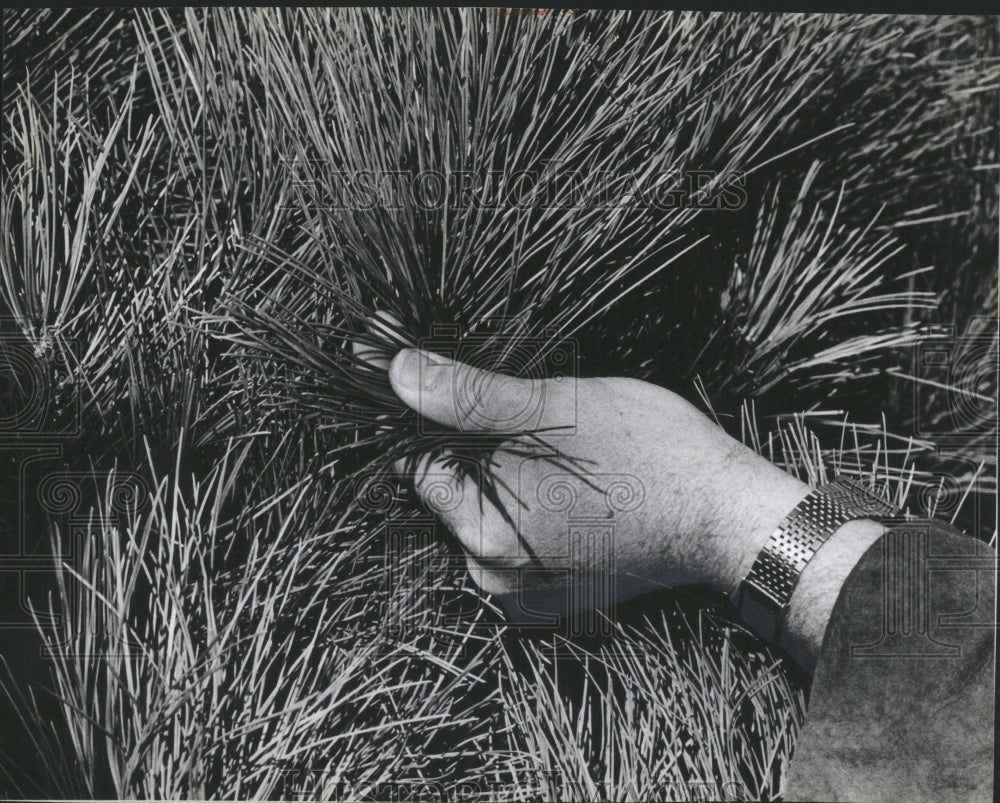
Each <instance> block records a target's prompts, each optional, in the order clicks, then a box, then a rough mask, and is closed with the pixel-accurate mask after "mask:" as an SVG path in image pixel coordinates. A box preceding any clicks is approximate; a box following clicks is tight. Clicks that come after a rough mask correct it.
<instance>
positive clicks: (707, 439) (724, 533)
mask: <svg viewBox="0 0 1000 803" xmlns="http://www.w3.org/2000/svg"><path fill="white" fill-rule="evenodd" d="M376 359H377V358H376ZM386 363H387V361H385V360H383V364H386ZM387 367H388V370H389V379H390V382H391V384H392V387H393V389H394V391H395V392H396V394H397V395H398V396H399V397H400V399H401V400H402V401H403V402H404V403H406V404H407V405H408V406H409V407H411V408H413V409H414V410H416V411H418V412H419V413H420V414H421V415H423V416H424V417H425V418H427V419H430V420H433V421H435V422H437V423H439V424H442V425H445V426H446V427H451V428H454V429H455V430H460V431H464V432H469V431H470V430H477V431H484V432H489V433H491V434H493V435H497V434H501V435H502V434H503V433H505V432H506V431H508V428H509V425H510V422H511V421H512V420H514V419H515V418H516V413H517V411H519V410H522V409H524V408H525V406H526V400H527V399H531V400H535V401H536V402H537V403H536V404H535V409H537V415H536V416H535V418H534V419H533V420H532V424H533V426H534V428H536V429H537V430H541V432H539V434H538V435H537V436H536V437H538V438H540V439H541V440H542V441H544V442H545V443H546V444H548V445H549V446H550V447H552V449H556V450H558V452H559V453H560V454H561V455H563V456H565V457H566V458H568V459H569V460H571V461H573V464H574V467H573V468H569V467H568V464H567V462H566V461H564V460H553V459H551V457H548V458H547V457H544V456H542V457H539V456H538V455H537V452H538V450H537V448H536V446H535V444H534V443H533V441H532V439H528V438H525V436H524V435H517V434H512V436H511V438H510V439H509V440H507V441H506V442H505V443H504V444H503V445H502V446H501V448H499V449H498V450H497V451H496V453H495V454H494V455H493V466H492V475H493V477H494V479H495V481H496V489H497V493H498V495H499V497H500V501H501V503H502V507H504V508H505V509H506V513H507V515H505V514H504V512H503V511H502V510H501V509H498V507H497V506H496V505H495V504H494V503H493V502H491V501H489V499H487V498H485V497H483V496H481V495H480V493H479V486H478V484H477V481H476V478H475V476H474V475H470V474H466V473H464V472H458V471H456V469H455V466H454V462H453V460H454V458H451V459H437V460H434V461H432V460H430V459H429V458H428V459H426V460H424V461H422V462H421V463H420V465H419V466H418V470H417V472H416V476H414V484H415V487H416V489H417V491H418V493H419V494H420V496H421V498H422V499H423V500H424V502H425V504H427V506H428V507H429V508H431V509H432V510H434V511H435V512H437V513H438V514H439V515H440V517H441V519H442V520H443V521H444V523H445V524H446V525H447V526H448V527H449V528H450V529H451V530H452V531H453V532H454V533H455V535H456V536H457V537H458V539H459V540H460V542H461V543H462V545H463V547H464V548H465V551H466V553H467V557H468V565H469V571H470V573H471V575H472V578H473V580H475V582H476V583H477V584H478V585H479V586H480V587H482V588H483V589H484V590H486V591H488V592H491V593H494V594H499V595H501V596H502V597H510V596H512V595H515V594H516V593H517V592H518V591H525V590H528V591H530V590H532V589H535V590H537V589H546V590H548V591H550V592H556V596H557V597H558V594H559V591H560V589H561V588H562V587H564V586H567V585H569V584H571V583H572V582H573V581H572V579H571V578H572V577H574V576H575V577H577V578H579V577H582V576H584V577H585V576H587V575H588V574H592V573H594V572H598V573H601V572H605V573H606V572H608V571H610V572H612V573H613V575H614V578H615V596H616V598H618V599H621V598H624V597H628V596H634V595H636V594H639V593H642V592H644V591H648V590H651V589H653V588H657V587H662V586H677V585H684V584H703V585H707V586H708V587H710V588H712V589H714V590H716V591H718V592H721V593H723V594H727V595H728V594H731V593H732V592H733V591H734V590H735V589H736V587H737V586H738V584H739V582H740V580H741V579H742V578H743V577H744V576H745V575H746V573H747V572H748V571H749V569H750V566H751V564H752V563H753V560H754V558H755V557H756V555H757V553H758V552H759V551H760V549H761V548H762V546H763V545H764V543H765V541H766V540H767V538H768V537H769V536H770V534H771V532H772V531H773V530H774V529H775V527H776V526H777V525H778V523H779V522H780V521H781V519H782V518H783V517H784V516H785V515H786V514H787V513H788V512H789V511H790V510H791V509H792V508H794V507H795V505H796V504H798V502H799V501H800V500H801V499H802V498H803V497H804V496H805V495H806V494H807V493H808V491H809V487H808V486H807V485H806V484H805V483H803V482H801V481H799V480H798V479H796V478H794V477H792V476H791V475H789V474H787V473H786V472H784V471H782V470H780V469H779V468H777V467H776V466H774V465H773V464H771V463H770V462H769V461H767V460H766V459H764V458H762V457H760V456H759V455H757V454H756V453H755V452H754V451H752V450H751V449H749V448H747V447H746V446H744V445H743V444H741V443H739V442H738V441H736V440H734V439H733V438H731V437H730V436H729V435H727V434H726V433H725V431H724V430H723V429H722V428H721V427H719V426H718V425H716V424H714V423H713V422H711V421H710V420H709V419H708V418H706V417H705V416H704V415H703V414H701V413H700V412H699V411H698V410H697V409H696V408H695V407H694V406H693V405H691V404H690V403H688V402H687V401H685V400H684V399H682V398H681V397H680V396H678V395H676V394H674V393H672V392H670V391H668V390H665V389H663V388H660V387H657V386H655V385H652V384H649V383H646V382H641V381H639V380H634V379H624V378H612V379H607V378H597V379H579V380H575V381H572V380H571V381H563V382H562V383H559V382H557V381H555V380H528V379H517V378H513V377H509V376H504V375H501V374H495V373H490V372H487V371H483V370H480V369H477V368H474V367H471V366H468V365H464V364H462V363H456V362H452V361H450V360H447V359H445V358H443V357H440V356H438V355H434V354H429V353H425V352H422V351H419V350H414V349H404V350H403V351H401V352H399V353H398V354H397V355H396V356H395V357H394V358H393V359H392V361H391V364H388V365H387ZM469 388H474V389H475V392H473V393H469V392H468V389H469ZM560 428H568V429H566V430H561V429H560ZM564 431H565V432H569V433H571V434H562V433H563V432H564ZM533 452H534V453H535V454H534V456H533V455H532V453H533ZM442 486H445V487H444V488H443V487H442ZM442 491H445V492H444V493H442ZM441 499H449V500H451V503H450V504H448V505H447V506H446V507H442V506H441V505H440V504H438V502H439V500H441ZM456 500H457V501H456ZM601 524H603V525H605V526H604V530H605V531H607V532H610V533H611V539H612V550H611V551H612V553H613V557H610V556H609V555H601V554H598V552H599V550H597V551H595V550H594V549H592V548H591V549H589V550H588V549H584V550H583V551H582V552H581V551H580V550H577V554H574V550H573V549H572V548H571V534H570V533H571V529H576V530H577V531H580V528H581V526H583V527H584V528H587V527H590V528H593V527H594V526H595V525H601ZM567 599H568V598H567ZM611 601H612V600H607V602H611ZM567 604H568V603H567Z"/></svg>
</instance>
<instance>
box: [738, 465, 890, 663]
mask: <svg viewBox="0 0 1000 803" xmlns="http://www.w3.org/2000/svg"><path fill="white" fill-rule="evenodd" d="M897 512H898V511H897V509H896V508H895V507H893V506H892V505H890V504H888V503H887V502H884V501H883V500H882V499H879V498H878V497H877V496H875V495H874V494H872V493H870V492H869V491H867V490H866V489H865V488H864V486H862V485H861V483H859V482H857V481H856V480H852V479H850V478H848V477H840V478H838V479H836V480H834V481H833V482H830V483H827V484H825V485H821V486H819V487H818V488H816V489H814V490H813V491H812V492H811V493H810V494H809V495H808V496H806V498H805V499H803V500H802V501H801V502H800V503H799V504H798V505H796V507H795V509H794V510H792V512H791V513H789V514H788V516H786V517H785V519H784V520H783V521H782V522H781V524H779V525H778V528H777V529H776V530H775V531H774V533H773V534H772V535H771V537H770V538H769V539H768V541H767V543H766V544H764V548H763V549H762V550H761V551H760V554H759V555H757V559H756V560H755V561H754V564H753V566H752V567H751V568H750V572H749V573H748V574H747V576H746V578H745V579H744V580H743V582H742V583H740V587H739V591H738V593H737V602H736V604H737V608H738V609H739V611H740V616H741V618H742V619H743V621H744V622H746V624H747V625H749V626H750V627H751V628H752V629H753V630H755V631H756V632H757V633H759V634H760V635H761V636H763V637H764V638H766V639H768V640H769V641H771V642H772V643H775V644H776V643H777V642H778V639H779V637H780V635H781V625H782V621H783V620H784V617H785V614H786V613H787V611H788V603H789V601H790V600H791V598H792V592H793V591H794V590H795V586H796V585H797V584H798V582H799V578H800V577H801V575H802V570H803V569H804V568H805V567H806V564H807V563H809V561H810V560H811V559H812V557H813V555H815V554H816V551H817V550H818V549H819V548H820V547H821V546H822V545H823V544H824V543H825V542H826V540H827V539H828V538H829V537H830V536H831V535H833V533H834V532H836V531H837V530H838V529H839V528H840V526H841V525H843V524H845V523H847V522H849V521H853V520H855V519H868V518H874V519H880V518H883V517H886V516H891V515H893V514H895V513H897Z"/></svg>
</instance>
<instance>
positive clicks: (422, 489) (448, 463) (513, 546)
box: [396, 456, 519, 560]
mask: <svg viewBox="0 0 1000 803" xmlns="http://www.w3.org/2000/svg"><path fill="white" fill-rule="evenodd" d="M401 463H402V461H398V462H397V463H396V468H397V470H402V468H403V467H402V465H401ZM477 470H478V469H477V467H476V466H470V467H469V468H468V469H467V470H466V471H462V472H460V471H459V470H458V469H457V468H456V467H455V465H454V463H453V458H450V457H449V456H444V457H441V458H439V459H437V460H431V459H430V458H429V457H424V458H422V459H421V460H420V461H419V463H418V464H417V467H416V469H415V470H414V471H413V474H412V479H413V485H414V488H415V490H416V492H417V495H418V496H419V497H420V499H421V501H422V502H423V503H424V505H425V506H426V507H427V508H428V509H429V510H430V511H431V512H433V513H434V514H436V515H437V516H438V517H439V518H440V519H441V520H442V521H443V522H444V524H445V525H447V527H448V528H449V529H450V530H451V531H452V532H453V533H454V534H455V536H456V537H457V538H458V540H459V542H460V543H461V545H462V547H463V549H465V551H466V552H467V553H468V555H469V556H470V557H473V558H480V557H484V558H487V559H498V560H501V559H506V558H508V557H509V556H511V555H515V554H516V553H517V550H518V543H519V542H518V539H517V536H516V533H515V531H514V529H513V528H512V527H511V525H510V523H509V522H508V521H507V520H506V519H505V518H504V517H503V515H502V514H501V512H500V511H499V510H498V509H497V507H496V506H495V505H494V504H493V503H492V502H490V501H489V500H488V499H486V498H485V497H481V495H480V485H479V483H480V481H481V480H480V478H479V477H477V476H476V475H475V473H474V472H475V471H477ZM511 501H512V500H511Z"/></svg>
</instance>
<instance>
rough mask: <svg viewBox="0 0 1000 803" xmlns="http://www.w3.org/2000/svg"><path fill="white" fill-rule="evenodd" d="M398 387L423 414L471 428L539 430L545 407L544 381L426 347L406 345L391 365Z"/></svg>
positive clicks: (392, 378)
mask: <svg viewBox="0 0 1000 803" xmlns="http://www.w3.org/2000/svg"><path fill="white" fill-rule="evenodd" d="M389 381H390V382H391V383H392V389H393V390H394V391H395V392H396V395H398V396H399V398H400V399H402V400H403V402H404V403H405V404H406V405H407V406H408V407H411V408H412V409H414V410H416V411H417V412H418V413H420V414H421V415H422V416H425V417H427V418H430V419H431V420H433V421H436V422H437V423H439V424H443V425H445V426H448V427H453V428H455V429H460V430H463V431H466V432H469V431H492V432H514V431H519V430H527V429H535V428H538V427H539V425H540V421H541V416H542V408H543V406H544V404H543V403H544V386H543V384H542V383H541V382H539V381H533V380H530V379H518V378H516V377H512V376H507V375H505V374H498V373H494V372H493V371H486V370H483V369H482V368H475V367H473V366H471V365H466V364H465V363H461V362H455V361H453V360H449V359H448V358H446V357H442V356H441V355H439V354H434V353H432V352H429V351H423V350H420V349H403V350H402V351H400V352H399V354H397V355H396V356H395V358H393V361H392V364H391V365H390V366H389Z"/></svg>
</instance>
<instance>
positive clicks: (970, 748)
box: [785, 520, 996, 803]
mask: <svg viewBox="0 0 1000 803" xmlns="http://www.w3.org/2000/svg"><path fill="white" fill-rule="evenodd" d="M995 592H996V553H995V552H994V550H992V549H990V548H989V547H988V546H986V545H985V544H983V543H982V542H981V541H978V540H976V539H973V538H969V537H967V536H963V535H962V534H961V533H959V532H958V531H957V530H955V529H954V528H953V527H949V526H948V525H944V524H941V523H939V522H931V521H926V520H924V521H911V522H899V523H896V524H893V525H890V526H889V528H888V531H887V532H886V534H885V535H884V536H883V537H882V538H881V539H880V540H879V541H877V542H876V543H875V544H874V545H873V546H872V547H871V548H870V549H869V550H868V552H867V553H866V554H865V555H864V557H863V558H862V560H861V561H860V562H859V563H858V565H857V566H856V567H855V568H854V570H853V572H852V573H851V575H850V577H849V578H848V580H847V583H845V585H844V587H843V589H842V590H841V592H840V596H839V598H838V600H837V603H836V606H835V607H834V611H833V615H832V617H831V619H830V623H829V625H828V626H827V631H826V635H825V637H824V641H823V649H822V651H821V654H820V658H819V662H818V663H817V666H816V672H815V675H814V677H813V683H812V689H811V691H810V700H809V706H808V710H807V714H806V722H805V725H804V726H803V728H802V732H801V734H800V737H799V740H798V744H797V746H796V749H795V753H794V755H793V756H792V761H791V765H790V767H789V774H788V780H787V783H786V787H785V799H786V800H789V801H793V800H852V801H854V800H856V801H869V800H879V801H881V800H886V801H890V800H891V801H893V803H897V802H898V803H902V802H903V801H923V800H927V801H944V800H954V801H974V800H984V801H988V800H992V797H993V719H994V650H995V622H996V616H995V609H994V599H995Z"/></svg>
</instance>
